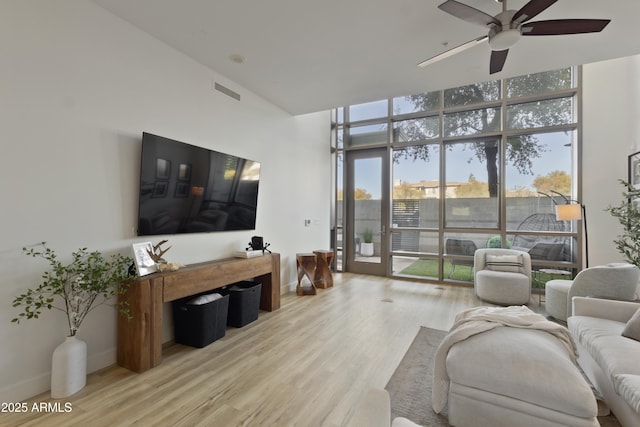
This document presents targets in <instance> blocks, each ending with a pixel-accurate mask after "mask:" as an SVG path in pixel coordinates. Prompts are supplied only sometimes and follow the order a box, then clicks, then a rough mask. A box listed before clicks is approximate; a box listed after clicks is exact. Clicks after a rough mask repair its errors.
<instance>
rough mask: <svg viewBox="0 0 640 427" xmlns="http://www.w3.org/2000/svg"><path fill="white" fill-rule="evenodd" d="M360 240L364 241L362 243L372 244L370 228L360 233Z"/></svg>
mask: <svg viewBox="0 0 640 427" xmlns="http://www.w3.org/2000/svg"><path fill="white" fill-rule="evenodd" d="M362 240H363V241H364V243H371V242H373V231H371V229H370V228H365V229H364V231H363V232H362Z"/></svg>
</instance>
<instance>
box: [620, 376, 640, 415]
mask: <svg viewBox="0 0 640 427" xmlns="http://www.w3.org/2000/svg"><path fill="white" fill-rule="evenodd" d="M615 383H617V388H618V394H619V395H620V396H622V398H623V399H624V400H625V402H627V403H628V404H629V406H631V407H632V408H633V409H634V410H635V411H636V412H638V413H640V375H630V374H623V375H616V378H615Z"/></svg>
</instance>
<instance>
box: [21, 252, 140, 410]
mask: <svg viewBox="0 0 640 427" xmlns="http://www.w3.org/2000/svg"><path fill="white" fill-rule="evenodd" d="M22 251H23V252H24V253H25V254H26V255H28V256H31V257H34V258H42V259H44V260H46V261H48V262H49V265H50V267H51V270H50V271H46V272H45V273H44V274H43V275H42V279H43V281H42V283H40V285H39V286H37V287H36V288H33V289H28V290H27V291H26V292H25V293H23V294H21V295H19V296H17V297H16V298H15V299H14V300H13V306H14V307H21V308H22V309H23V311H22V312H21V313H19V314H18V315H17V316H16V317H15V318H14V319H12V322H15V323H20V320H23V319H37V318H38V317H39V316H40V314H41V313H42V311H43V310H45V309H47V310H50V309H56V310H59V311H61V312H63V313H65V314H66V316H67V322H68V327H69V334H68V336H67V339H66V340H65V341H64V342H63V343H62V344H60V346H58V347H57V348H56V349H55V351H54V352H53V359H52V366H51V396H52V397H54V398H61V397H66V396H70V395H72V394H74V393H75V392H77V391H78V390H80V389H81V388H83V387H84V385H85V384H86V369H87V360H86V357H87V345H86V343H85V342H84V341H82V340H80V339H78V338H77V337H76V333H77V332H78V329H79V328H80V325H81V324H82V322H83V320H84V319H85V317H86V316H87V315H88V314H89V312H91V311H92V310H93V309H94V308H96V307H97V306H99V305H102V304H108V303H109V301H110V300H111V299H112V298H113V297H114V296H117V295H118V294H119V293H124V292H126V290H127V287H128V281H129V279H131V278H133V277H135V275H134V274H132V272H131V270H130V267H131V265H132V262H133V261H132V259H131V258H129V257H126V256H123V255H120V254H115V255H112V256H111V257H110V259H106V258H105V257H104V256H103V255H102V253H100V252H98V251H94V252H88V250H87V248H81V249H79V250H78V251H76V252H73V253H72V261H71V262H70V263H69V264H66V265H65V264H63V263H62V262H61V261H59V260H58V258H57V256H56V253H55V251H54V250H53V249H51V248H49V247H47V245H46V243H45V242H42V243H41V244H40V245H38V247H37V248H34V247H31V248H22ZM119 308H120V312H121V313H122V314H124V315H127V316H128V315H129V309H128V305H127V304H126V301H123V302H122V303H121V305H120V307H119Z"/></svg>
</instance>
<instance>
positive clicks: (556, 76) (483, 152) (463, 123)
mask: <svg viewBox="0 0 640 427" xmlns="http://www.w3.org/2000/svg"><path fill="white" fill-rule="evenodd" d="M506 85H507V93H506V96H507V97H509V98H512V99H513V98H517V97H521V96H529V95H533V94H546V93H549V92H553V91H558V90H564V89H567V88H571V87H572V71H571V68H564V69H561V70H556V71H547V72H543V73H536V74H528V75H525V76H520V77H514V78H510V79H506ZM500 88H501V84H500V81H498V80H495V81H489V82H482V83H476V84H472V85H467V86H460V87H456V88H451V89H446V90H444V91H443V95H442V96H443V100H442V102H443V104H444V107H445V108H450V107H451V108H457V107H463V106H474V105H480V106H481V107H479V108H472V107H470V108H469V109H463V110H461V111H458V112H455V113H448V114H447V115H446V120H445V121H444V123H443V128H444V135H441V136H444V137H449V136H468V137H469V139H470V140H472V141H473V139H474V138H473V136H474V135H487V134H490V133H492V132H499V131H500V129H501V128H502V125H501V120H502V116H501V113H500V109H499V108H495V107H484V106H482V105H483V104H484V103H487V102H494V101H497V100H499V99H500V97H501V89H500ZM438 94H439V93H438V92H429V93H425V94H418V95H412V96H407V97H406V100H407V101H410V102H411V103H413V104H414V105H415V107H416V111H427V110H432V109H435V108H437V107H438V102H439V98H438ZM572 103H573V100H572V98H571V97H565V98H556V99H554V100H546V101H537V102H529V103H526V104H522V105H521V106H520V107H518V108H516V109H515V110H514V112H513V113H511V114H508V115H507V124H506V129H535V128H542V127H547V126H554V125H558V124H565V123H571V122H572V120H573V118H572V112H573V108H572V105H573V104H572ZM439 126H440V122H439V121H433V120H432V121H416V120H407V121H403V122H401V123H400V128H401V130H402V132H403V133H404V134H406V135H409V136H411V140H412V141H413V140H415V141H418V140H420V139H422V140H425V139H426V138H427V137H428V138H434V137H436V136H438V135H440V128H439ZM420 135H424V136H425V137H423V138H420V137H419V136H420ZM472 145H473V151H474V155H475V157H476V158H477V159H478V160H479V161H480V162H482V163H485V164H486V166H487V183H486V186H487V188H488V191H489V195H490V196H491V197H497V195H498V144H497V141H488V140H486V138H481V139H478V140H476V141H473V142H472ZM547 149H548V148H547V147H546V146H545V145H544V144H542V143H541V142H540V141H539V140H538V138H537V137H536V136H535V135H533V134H528V135H519V136H512V137H509V138H508V139H507V145H506V161H507V162H508V164H510V165H512V166H513V167H514V168H515V169H516V170H517V171H518V172H519V173H520V174H532V168H533V160H534V159H538V158H540V157H542V154H543V153H544V152H545V151H547ZM432 151H433V147H432V146H430V145H426V144H425V145H415V146H413V147H406V148H405V149H403V150H394V157H393V160H394V161H395V162H398V161H399V160H400V159H401V158H404V159H411V158H413V160H414V161H415V160H418V159H421V160H429V159H430V157H431V156H432V154H433V153H432Z"/></svg>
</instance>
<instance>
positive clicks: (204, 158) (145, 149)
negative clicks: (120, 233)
mask: <svg viewBox="0 0 640 427" xmlns="http://www.w3.org/2000/svg"><path fill="white" fill-rule="evenodd" d="M259 183H260V163H258V162H254V161H252V160H247V159H243V158H240V157H236V156H232V155H230V154H225V153H220V152H217V151H213V150H208V149H206V148H201V147H196V146H194V145H190V144H186V143H184V142H179V141H175V140H173V139H169V138H164V137H161V136H157V135H153V134H150V133H146V132H145V133H143V134H142V162H141V167H140V197H139V201H140V203H139V208H138V236H151V235H159V234H179V233H202V232H210V231H230V230H254V229H255V226H256V209H257V205H258V184H259Z"/></svg>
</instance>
